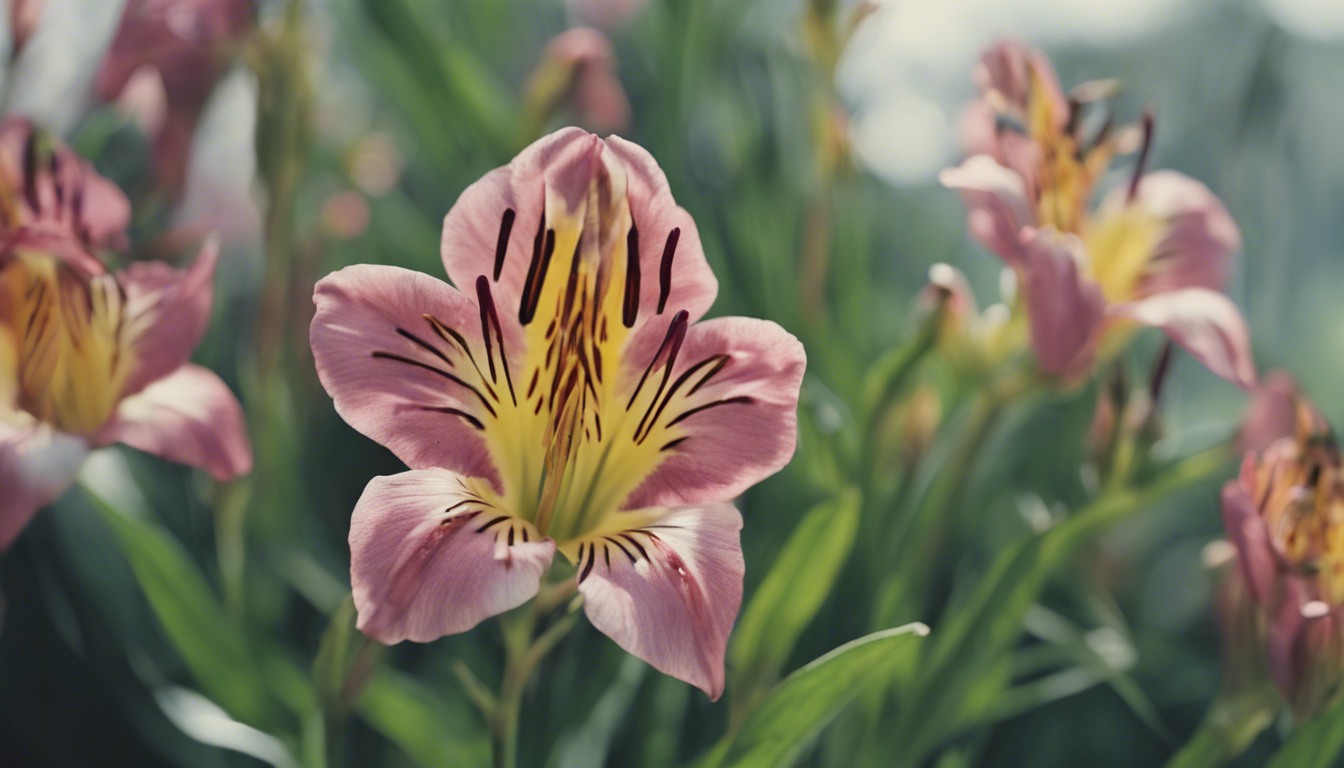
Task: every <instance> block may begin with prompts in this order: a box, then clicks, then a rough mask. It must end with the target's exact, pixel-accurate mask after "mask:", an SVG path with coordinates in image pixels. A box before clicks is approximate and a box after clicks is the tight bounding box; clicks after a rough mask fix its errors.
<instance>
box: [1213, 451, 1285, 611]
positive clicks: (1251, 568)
mask: <svg viewBox="0 0 1344 768" xmlns="http://www.w3.org/2000/svg"><path fill="white" fill-rule="evenodd" d="M1248 460H1251V461H1252V463H1253V458H1251V457H1248ZM1223 527H1224V529H1225V530H1226V531H1227V538H1228V540H1229V541H1231V542H1232V544H1233V546H1235V547H1236V548H1237V567H1238V568H1239V569H1240V571H1241V575H1242V577H1243V578H1244V579H1245V581H1246V586H1247V589H1248V590H1249V591H1250V593H1251V598H1252V599H1253V600H1255V601H1256V602H1257V603H1259V604H1260V605H1262V606H1269V605H1270V600H1271V598H1272V597H1273V594H1274V592H1273V590H1274V580H1275V575H1276V573H1277V571H1278V568H1277V566H1276V560H1275V555H1274V544H1273V542H1272V541H1271V540H1270V536H1269V529H1268V528H1267V527H1266V525H1265V519H1264V518H1263V517H1261V516H1260V514H1259V512H1258V511H1257V510H1256V508H1255V504H1254V502H1253V501H1252V499H1251V494H1250V492H1249V491H1248V490H1247V489H1246V487H1245V486H1243V485H1242V484H1241V483H1240V482H1238V481H1236V480H1230V481H1228V483H1227V484H1226V485H1224V486H1223Z"/></svg>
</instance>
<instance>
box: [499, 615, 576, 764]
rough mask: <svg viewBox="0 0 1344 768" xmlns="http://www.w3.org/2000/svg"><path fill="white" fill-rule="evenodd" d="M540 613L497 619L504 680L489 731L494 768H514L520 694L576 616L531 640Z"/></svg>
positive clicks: (569, 616)
mask: <svg viewBox="0 0 1344 768" xmlns="http://www.w3.org/2000/svg"><path fill="white" fill-rule="evenodd" d="M539 616H540V612H538V611H537V610H535V609H532V608H529V609H525V610H523V611H519V612H517V615H515V616H507V617H501V618H500V624H501V627H502V628H503V630H504V652H505V662H504V681H503V683H502V684H501V685H500V689H499V697H498V699H496V701H495V706H494V717H493V718H492V719H491V723H490V726H491V728H490V730H491V733H492V740H491V741H492V745H493V747H494V768H514V767H515V766H516V765H517V764H518V714H519V712H520V710H521V709H522V704H523V692H524V691H525V690H526V689H527V684H528V681H530V680H531V679H532V673H533V672H535V671H536V668H537V666H538V665H539V664H540V663H541V660H542V659H544V658H545V657H546V654H548V653H550V652H551V650H552V649H554V648H555V646H556V645H557V644H558V643H559V642H560V641H561V640H562V639H564V637H565V635H566V634H568V633H569V630H571V629H573V627H574V624H575V622H576V621H577V619H578V617H577V616H576V615H575V614H573V613H570V614H567V615H565V616H564V617H562V618H560V619H559V620H558V621H556V622H555V623H554V624H552V625H551V626H550V627H548V628H547V629H546V630H545V631H544V632H542V633H541V634H540V635H538V636H537V638H536V639H535V640H532V639H531V636H532V631H533V629H534V628H535V627H536V623H537V619H538V617H539Z"/></svg>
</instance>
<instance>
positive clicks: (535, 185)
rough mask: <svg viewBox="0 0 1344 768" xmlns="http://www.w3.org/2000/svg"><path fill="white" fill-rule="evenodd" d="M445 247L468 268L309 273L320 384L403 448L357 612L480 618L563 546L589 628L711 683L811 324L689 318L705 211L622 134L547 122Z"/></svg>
mask: <svg viewBox="0 0 1344 768" xmlns="http://www.w3.org/2000/svg"><path fill="white" fill-rule="evenodd" d="M442 245H443V249H442V250H443V262H444V267H445V268H446V270H447V272H448V276H449V278H450V279H451V280H452V281H453V284H454V285H456V286H457V287H456V288H454V287H452V286H450V285H448V284H446V283H444V282H442V281H439V280H435V279H434V278H432V277H429V276H428V275H423V274H420V273H416V272H409V271H407V270H404V269H397V268H393V267H384V266H371V265H360V266H354V267H348V268H346V269H343V270H341V271H340V272H337V273H334V274H332V275H330V276H328V277H326V278H324V279H323V280H321V281H320V282H319V283H318V284H317V289H316V291H315V301H316V303H317V314H316V316H315V317H314V319H313V324H312V331H311V334H310V338H311V341H312V347H313V357H314V360H315V362H316V365H317V372H318V375H319V377H320V378H321V380H322V384H323V386H324V387H325V388H326V390H327V392H328V393H329V394H331V396H332V399H333V400H334V401H335V404H336V409H337V411H338V412H339V413H340V414H341V416H342V417H343V418H345V420H346V421H347V422H349V423H350V424H351V425H352V426H353V427H355V428H356V429H358V430H360V431H361V432H363V433H364V434H365V435H368V436H369V437H371V438H373V439H374V440H377V441H378V442H380V443H382V444H383V445H385V446H387V447H388V448H389V449H390V450H392V451H393V452H394V453H395V454H396V455H397V456H398V457H399V458H401V459H402V460H403V461H404V462H406V463H407V464H408V465H409V466H410V467H411V471H409V472H405V473H402V474H400V475H394V476H392V477H383V478H376V479H374V480H373V481H372V482H371V483H370V484H369V486H368V488H367V489H366V490H365V492H364V495H363V497H362V498H361V499H360V500H359V502H358V504H357V505H356V507H355V513H354V518H353V520H352V522H351V528H350V547H351V581H352V584H353V588H354V599H355V605H356V607H357V608H358V610H359V628H360V629H361V630H362V631H363V632H365V633H366V634H368V635H369V636H371V637H373V638H375V639H377V640H379V641H381V642H385V643H396V642H399V641H402V640H407V639H409V640H415V641H421V642H423V641H429V640H433V639H435V638H438V637H440V636H443V635H446V634H452V633H455V632H463V631H466V630H468V629H470V628H471V627H473V626H475V625H476V624H477V623H478V622H480V621H482V620H483V619H485V618H487V617H490V616H493V615H495V614H497V613H500V612H502V611H506V610H509V609H510V608H513V607H515V606H517V605H520V604H522V603H523V602H526V601H527V600H528V599H530V598H531V597H532V596H533V595H534V594H536V592H537V589H538V586H539V583H540V580H541V578H542V576H543V575H544V574H545V572H546V571H547V569H548V568H549V567H550V565H551V562H552V559H553V557H554V555H555V553H556V551H559V552H560V553H561V554H562V555H564V556H565V557H566V558H567V559H568V560H569V561H570V562H572V563H573V564H574V566H575V569H576V571H577V581H578V590H579V592H580V593H581V594H582V595H583V596H584V608H585V610H586V612H587V615H588V617H589V619H590V620H591V621H592V623H593V625H594V626H595V627H597V628H598V629H599V630H600V631H602V632H604V633H605V634H607V635H608V636H609V637H611V638H612V639H613V640H615V641H616V642H617V643H618V644H619V645H620V646H621V647H622V648H624V649H626V650H627V651H629V652H630V653H632V654H634V655H636V656H639V657H640V658H642V659H644V660H646V661H648V662H649V663H650V664H652V665H653V666H654V667H655V668H657V669H659V670H661V671H663V672H665V673H667V674H670V675H673V676H675V677H678V678H680V679H682V680H685V681H687V682H689V683H691V684H693V685H696V686H698V687H700V688H701V689H703V690H704V691H705V692H706V693H708V694H709V696H710V697H711V698H718V697H719V695H720V694H721V693H722V691H723V685H724V666H723V664H724V652H725V648H726V644H727V641H728V633H729V631H730V630H731V628H732V624H733V621H734V618H735V617H736V615H737V611H738V608H739V607H740V604H741V599H742V577H743V571H744V565H743V560H742V552H741V547H740V542H739V535H738V531H739V530H740V528H741V527H742V518H741V516H740V515H739V514H738V512H737V510H735V509H734V508H733V507H732V505H730V504H728V503H725V500H726V499H731V498H733V497H734V496H736V495H738V494H740V493H741V492H742V491H744V490H745V489H746V488H747V487H749V486H751V485H752V484H754V483H756V482H758V481H760V480H761V479H763V478H765V477H768V476H769V475H771V474H773V473H774V472H776V471H778V470H779V469H780V468H781V467H783V466H784V465H785V464H786V463H787V462H788V461H789V458H790V457H791V456H792V454H793V451H794V446H795V442H796V439H797V429H796V419H797V416H796V408H797V402H798V389H799V385H800V384H801V381H802V376H803V369H804V366H805V358H804V354H803V348H802V345H801V344H799V342H798V340H797V339H795V338H794V337H793V336H791V335H789V334H788V333H787V332H785V331H784V330H783V329H782V328H780V327H779V326H777V325H775V324H774V323H770V322H766V321H762V320H752V319H747V318H735V317H729V318H719V319H715V320H710V321H707V322H700V323H697V322H696V321H697V320H698V319H699V318H700V317H701V316H703V315H704V313H705V312H706V310H708V309H709V307H710V305H711V304H712V303H713V301H714V297H715V295H716V293H717V290H718V283H717V281H716V280H715V278H714V275H713V273H712V272H711V271H710V269H709V265H708V264H707V262H706V261H705V255H704V252H703V250H702V249H701V246H700V239H699V237H698V235H697V233H696V227H695V222H694V221H693V220H692V219H691V217H690V215H689V214H687V213H686V211H685V210H683V209H682V208H680V207H678V206H677V204H676V202H675V201H674V200H673V198H672V193H671V191H670V189H669V187H668V183H667V179H666V177H665V176H664V175H663V172H662V170H661V169H660V168H659V167H658V165H657V163H656V162H655V161H654V159H653V158H652V157H651V156H650V155H649V153H648V152H646V151H644V150H643V149H641V148H640V147H638V146H635V145H634V144H631V143H629V142H627V141H624V140H622V139H620V138H617V137H611V138H608V139H605V140H603V139H600V138H598V137H597V136H594V135H591V134H588V133H585V132H584V131H581V130H579V129H576V128H568V129H565V130H562V131H559V132H557V133H554V134H551V135H549V136H547V137H545V138H542V139H541V140H539V141H537V142H536V143H534V144H532V145H531V146H530V147H528V148H527V149H525V150H523V152H522V153H521V154H519V155H518V157H517V158H515V159H514V160H513V162H511V163H510V164H509V165H507V166H505V167H503V168H499V169H497V170H495V171H492V172H491V173H489V174H487V175H486V176H485V177H484V178H483V179H481V180H480V181H478V182H477V183H476V184H474V185H472V186H471V187H469V188H467V190H466V191H465V192H463V193H462V196H461V197H460V198H459V199H458V201H457V203H456V204H455V205H454V206H453V208H452V210H450V211H449V212H448V215H447V217H446V218H445V220H444V227H443V243H442Z"/></svg>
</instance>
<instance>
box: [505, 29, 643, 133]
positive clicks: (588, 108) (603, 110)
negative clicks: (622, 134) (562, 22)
mask: <svg viewBox="0 0 1344 768" xmlns="http://www.w3.org/2000/svg"><path fill="white" fill-rule="evenodd" d="M527 101H528V104H529V107H530V109H532V110H533V111H534V112H535V113H537V118H536V119H537V120H538V121H540V120H544V116H545V115H546V114H549V113H550V112H551V111H552V110H554V109H555V108H556V107H557V106H558V105H560V104H561V103H562V102H564V103H567V104H568V106H569V108H570V109H571V110H572V111H573V112H574V115H575V117H577V118H578V121H579V122H580V123H581V124H582V125H583V126H585V127H587V128H591V129H593V130H595V131H601V132H607V131H613V130H621V129H623V128H625V127H626V126H627V125H628V124H629V122H630V102H629V101H628V100H627V99H626V96H625V88H624V87H623V86H622V85H621V81H620V80H619V79H618V78H617V77H616V55H615V52H614V51H613V50H612V47H611V41H610V40H608V39H607V36H606V35H604V34H602V33H601V32H598V31H597V30H595V29H590V28H587V27H576V28H575V29H570V30H566V31H565V32H561V33H560V34H558V35H556V36H555V37H554V38H553V39H552V40H551V42H550V43H548V44H547V45H546V52H545V54H544V55H543V56H542V60H541V62H540V63H539V64H538V65H537V68H536V70H535V71H534V72H533V73H532V77H531V79H530V80H529V82H528V96H527Z"/></svg>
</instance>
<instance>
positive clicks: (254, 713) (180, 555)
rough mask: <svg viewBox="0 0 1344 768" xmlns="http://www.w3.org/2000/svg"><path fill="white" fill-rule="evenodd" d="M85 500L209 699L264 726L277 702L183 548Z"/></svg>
mask: <svg viewBox="0 0 1344 768" xmlns="http://www.w3.org/2000/svg"><path fill="white" fill-rule="evenodd" d="M86 495H87V496H88V497H89V499H90V500H91V501H92V502H93V506H94V508H95V509H97V510H98V512H99V514H101V516H102V518H103V520H104V521H105V522H106V523H107V525H108V527H110V528H111V529H112V531H113V533H114V534H115V535H116V537H117V541H118V542H119V543H120V544H121V550H122V552H123V554H125V556H126V560H127V561H128V562H129V563H130V565H131V570H132V571H133V572H134V573H135V578H136V581H137V582H139V584H140V588H141V589H142V590H144V593H145V597H146V598H147V599H148V600H149V604H150V607H151V608H152V609H153V611H154V615H155V616H156V617H157V618H158V620H159V623H160V624H161V625H162V626H163V631H164V634H166V635H167V636H168V639H169V640H170V641H172V643H173V646H174V647H175V648H176V649H177V652H178V653H179V654H180V655H181V657H182V660H183V661H184V662H185V663H186V665H187V667H188V668H189V669H190V670H191V673H192V675H193V676H194V677H195V678H196V680H197V682H198V683H200V685H201V688H202V689H203V690H204V691H205V693H206V694H207V695H208V696H209V697H210V698H211V699H213V700H214V701H215V702H217V703H218V704H219V705H220V706H222V707H224V709H225V710H227V711H228V712H229V714H230V715H232V716H233V717H235V718H236V719H238V720H241V721H243V722H248V723H258V722H264V721H265V720H266V719H267V718H268V716H269V715H270V714H271V710H272V705H273V702H272V700H271V699H270V698H269V696H268V695H267V691H268V689H267V686H266V681H265V678H264V676H263V675H262V674H261V671H260V668H259V667H258V665H257V662H256V659H255V658H254V657H253V656H252V654H251V653H250V651H249V648H248V646H247V643H246V641H245V640H244V638H243V635H242V633H241V632H240V631H239V630H238V628H237V627H236V626H234V625H233V624H232V623H231V622H230V621H229V620H228V617H227V616H226V615H225V613H224V609H223V607H222V606H221V605H220V604H219V600H218V599H217V598H216V597H215V594H214V592H213V591H212V590H211V588H210V585H209V584H208V583H207V582H206V580H205V577H204V576H203V575H202V574H201V572H200V571H199V570H198V569H197V568H196V565H195V564H194V563H193V562H192V561H191V559H190V558H189V557H188V556H187V553H186V552H184V551H183V550H182V547H181V546H180V545H179V544H178V543H177V541H176V540H174V539H173V538H172V537H171V536H169V535H168V534H167V533H166V532H164V531H163V530H162V529H160V528H159V527H157V526H154V525H152V524H150V523H147V522H145V521H143V520H139V519H135V518H131V517H128V516H126V515H124V514H122V513H120V512H118V511H117V510H115V509H113V508H112V507H111V506H110V505H108V504H107V503H106V502H104V501H103V500H102V499H101V498H100V497H98V496H97V495H96V494H94V493H93V492H92V491H89V490H87V489H86Z"/></svg>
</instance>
